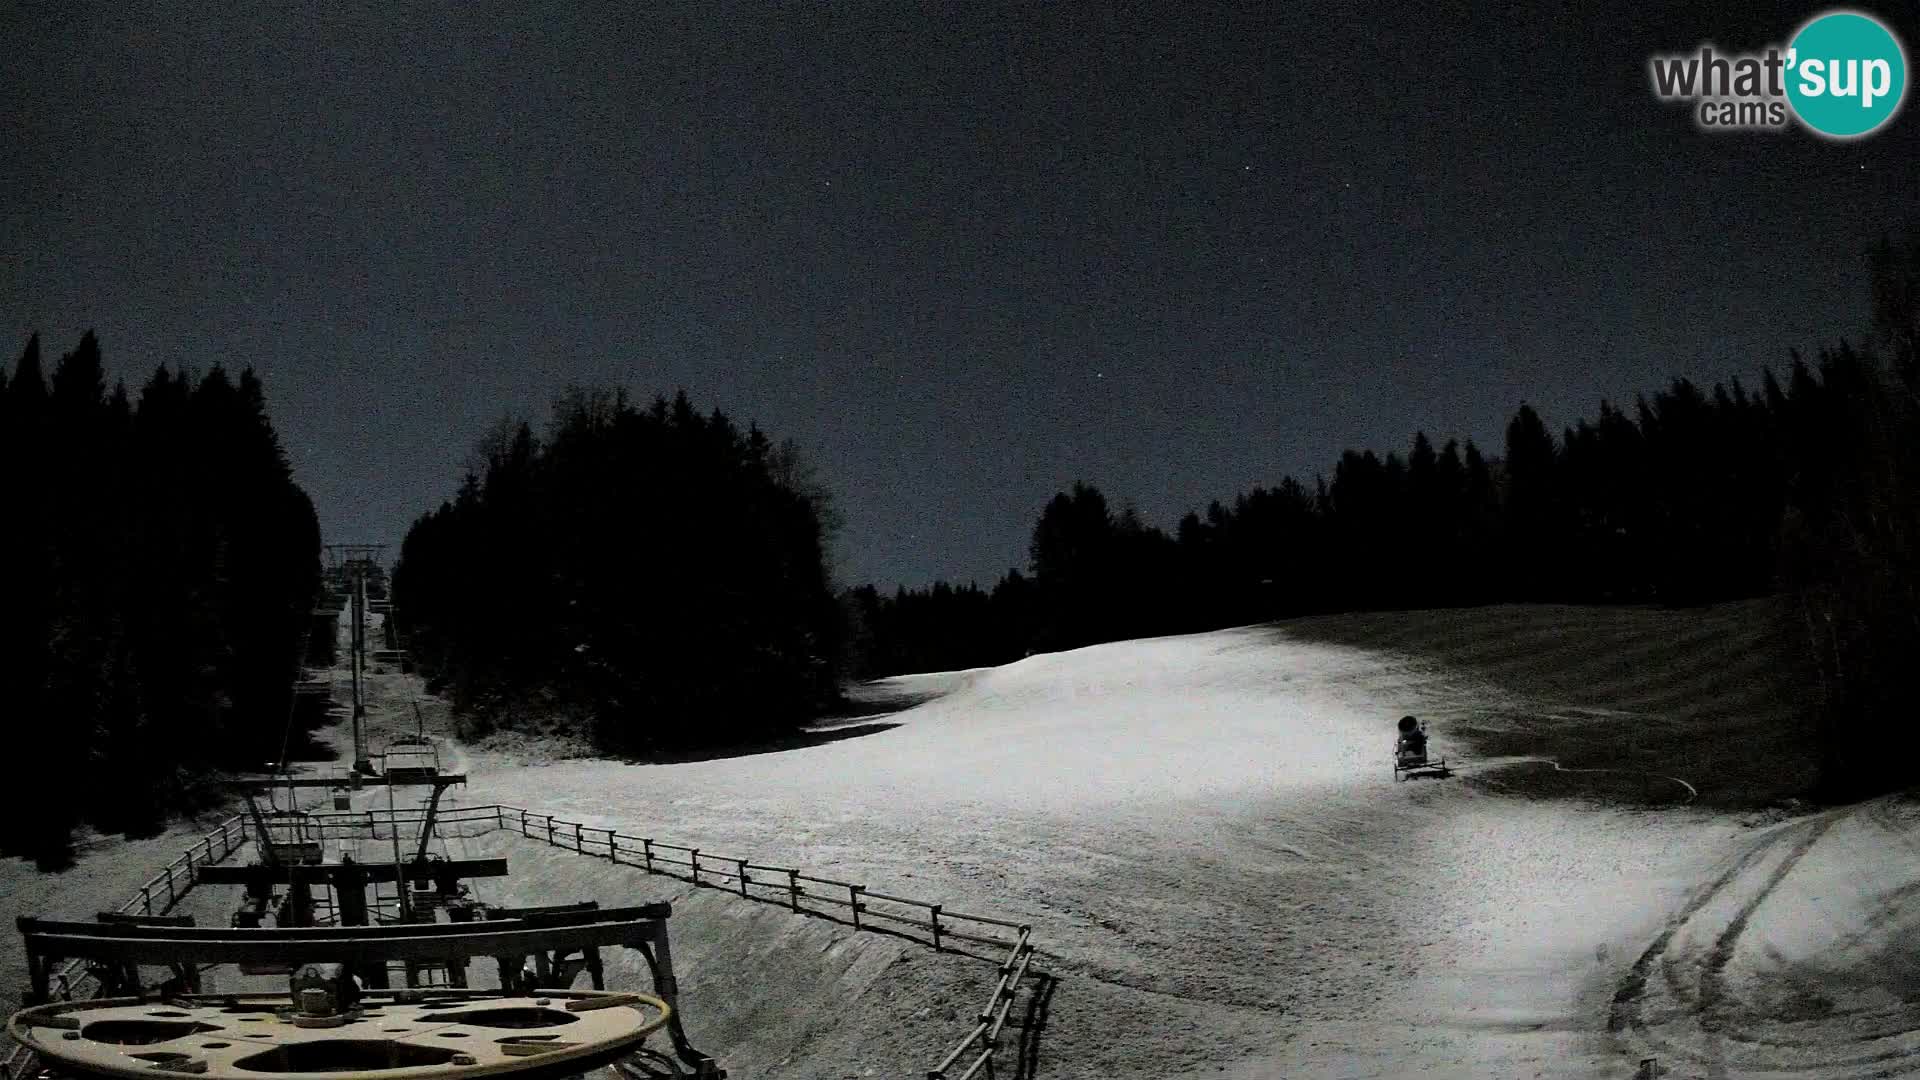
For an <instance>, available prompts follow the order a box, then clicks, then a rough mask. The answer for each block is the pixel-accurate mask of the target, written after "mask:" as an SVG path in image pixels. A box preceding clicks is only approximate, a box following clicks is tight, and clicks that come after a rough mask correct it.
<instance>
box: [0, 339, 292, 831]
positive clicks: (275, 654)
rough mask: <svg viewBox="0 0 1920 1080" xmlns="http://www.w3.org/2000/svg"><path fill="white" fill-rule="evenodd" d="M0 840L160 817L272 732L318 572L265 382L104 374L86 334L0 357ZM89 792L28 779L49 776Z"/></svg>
mask: <svg viewBox="0 0 1920 1080" xmlns="http://www.w3.org/2000/svg"><path fill="white" fill-rule="evenodd" d="M0 451H3V452H4V460H5V461H6V462H7V465H6V467H5V469H4V470H0V507H4V519H5V522H6V525H5V528H4V529H0V565H4V566H5V567H6V568H7V571H8V573H7V577H8V581H7V596H6V600H5V602H4V603H0V636H3V637H4V640H3V641H0V656H4V657H5V658H6V666H5V668H4V669H0V716H4V720H3V721H0V724H3V725H4V729H5V731H6V734H7V738H8V741H9V748H10V751H11V753H12V755H13V760H14V762H15V764H16V766H18V767H19V768H20V769H22V770H24V772H25V773H26V774H27V775H28V777H29V778H28V779H24V780H22V779H19V778H16V780H15V781H14V782H12V783H9V784H6V785H4V786H0V824H3V825H4V829H3V830H0V852H4V853H6V854H9V855H24V856H29V857H32V858H35V859H36V860H38V861H39V862H41V863H42V864H43V865H60V864H61V863H63V862H64V861H65V860H66V858H67V857H68V850H69V843H70V837H71V834H72V831H73V829H74V827H75V826H77V825H79V824H81V823H82V822H83V821H84V822H85V823H86V824H90V825H93V826H94V827H96V828H99V829H101V830H103V831H111V832H121V833H126V834H128V835H144V834H152V833H157V832H158V831H159V829H160V828H161V825H162V822H163V821H164V817H165V815H166V814H167V813H168V812H170V811H175V810H181V809H188V808H190V807H192V806H193V805H195V804H196V803H197V802H199V801H201V800H203V799H205V798H206V797H207V795H206V793H205V791H204V790H203V788H202V786H201V785H202V784H203V782H204V780H203V778H204V777H206V776H207V775H209V774H210V773H212V772H214V771H217V770H221V769H257V768H259V767H260V766H261V764H262V763H263V762H267V761H270V760H276V759H277V758H278V757H279V755H280V754H281V753H282V752H283V749H284V746H285V742H286V738H287V732H288V728H289V723H288V721H289V717H290V715H291V708H292V697H293V694H292V686H293V681H294V679H295V677H296V675H297V673H298V670H299V661H300V658H301V650H302V648H303V646H304V639H305V635H306V632H307V629H308V626H309V624H310V612H311V611H312V608H313V603H314V598H315V594H316V591H317V589H318V587H319V576H320V534H319V527H318V524H317V522H316V520H315V516H314V510H313V506H312V503H311V502H310V501H309V500H308V498H307V496H306V493H305V492H303V491H301V490H300V488H299V487H297V486H296V485H295V484H294V483H293V480H292V478H291V474H290V472H289V469H288V465H287V461H286V458H285V455H284V454H283V453H282V451H281V448H280V444H279V441H278V439H277V437H276V436H275V434H274V430H273V426H272V424H271V423H270V422H269V421H268V419H267V413H266V403H265V396H264V391H263V388H262V386H261V384H260V380H259V379H258V378H256V377H255V375H254V373H253V372H252V370H251V369H249V370H247V371H244V372H242V373H241V374H240V376H239V378H238V379H237V380H236V379H234V378H232V377H231V376H229V374H228V373H227V372H226V371H225V370H223V369H221V368H219V367H214V368H213V369H212V370H210V371H208V372H207V373H206V374H205V375H204V376H197V377H196V376H194V375H191V374H189V373H187V372H185V371H170V370H168V369H167V368H166V367H161V368H159V369H157V370H156V371H155V372H154V373H153V375H152V377H151V378H150V379H149V380H148V381H147V383H146V385H145V386H144V387H142V388H141V389H140V391H139V393H138V395H137V397H136V396H134V395H131V394H129V392H128V391H127V389H126V387H125V386H124V385H116V386H115V387H114V388H113V389H112V391H111V392H109V391H108V389H107V387H106V385H105V377H104V374H103V370H102V367H101V356H100V347H99V343H98V342H97V341H96V340H95V338H94V336H93V335H92V334H91V333H89V334H87V335H86V336H85V337H84V338H82V339H81V341H80V344H79V346H78V347H77V348H76V349H75V350H74V351H73V352H71V353H68V354H66V355H65V356H63V357H62V358H61V359H60V361H59V363H58V364H57V365H55V366H54V368H53V371H52V373H51V375H50V376H49V375H48V373H47V372H45V371H44V369H43V363H42V360H41V356H40V341H39V337H38V336H37V335H36V336H35V337H34V338H32V339H31V340H29V341H28V343H27V346H26V350H25V352H24V353H23V354H22V355H21V356H20V359H19V361H18V362H17V363H16V364H15V365H14V367H13V370H12V371H11V372H0ZM61 786H65V787H69V788H80V789H85V790H87V791H88V792H89V795H88V797H87V798H85V799H77V798H65V797H62V798H43V797H41V796H42V795H43V794H45V793H46V791H47V789H48V788H57V787H61Z"/></svg>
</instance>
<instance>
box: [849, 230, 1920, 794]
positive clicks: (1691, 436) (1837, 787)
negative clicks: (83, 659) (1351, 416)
mask: <svg viewBox="0 0 1920 1080" xmlns="http://www.w3.org/2000/svg"><path fill="white" fill-rule="evenodd" d="M1871 271H1872V275H1871V276H1872V288H1873V296H1872V301H1873V322H1874V325H1873V328H1872V334H1871V338H1870V340H1869V341H1868V342H1867V344H1866V345H1865V346H1864V347H1862V348H1858V349H1856V348H1855V347H1853V346H1852V345H1849V344H1844V343H1843V344H1840V345H1838V346H1836V347H1835V348H1834V349H1832V350H1830V351H1828V352H1826V353H1824V354H1823V355H1821V356H1820V357H1818V358H1817V359H1816V360H1814V361H1811V362H1809V361H1807V360H1805V359H1803V358H1801V357H1799V356H1792V357H1791V358H1790V362H1789V364H1788V366H1787V369H1786V372H1785V374H1784V377H1776V375H1775V374H1774V373H1773V372H1772V371H1771V370H1762V371H1761V373H1760V378H1759V385H1758V386H1756V387H1747V386H1744V385H1742V384H1741V383H1740V382H1739V381H1738V380H1735V381H1733V382H1732V383H1731V384H1729V385H1719V386H1715V387H1713V388H1712V389H1711V390H1707V389H1704V388H1702V387H1700V386H1697V385H1695V384H1693V383H1691V382H1689V381H1686V380H1676V381H1675V382H1673V383H1672V384H1671V385H1669V386H1668V387H1666V388H1665V389H1663V390H1660V391H1658V392H1656V393H1654V394H1653V395H1652V396H1651V397H1642V398H1640V399H1639V400H1637V401H1635V402H1634V403H1632V404H1631V405H1627V406H1616V405H1614V404H1611V403H1605V402H1603V403H1602V404H1601V405H1600V407H1599V409H1598V411H1597V414H1596V415H1595V416H1593V417H1591V418H1589V419H1582V420H1580V421H1578V422H1577V423H1575V424H1573V425H1572V426H1570V427H1567V428H1565V429H1563V430H1562V431H1561V432H1560V433H1559V434H1558V435H1557V436H1556V435H1555V433H1553V432H1552V431H1550V430H1549V429H1548V427H1547V426H1546V424H1545V423H1544V422H1543V421H1542V419H1541V417H1540V416H1539V415H1538V414H1537V413H1536V412H1535V411H1534V410H1533V409H1532V408H1530V407H1527V406H1525V405H1522V406H1521V407H1520V408H1519V409H1518V411H1517V412H1516V413H1515V414H1514V416H1513V418H1512V420H1511V421H1510V422H1509V423H1508V425H1507V429H1506V432H1505V439H1504V444H1503V445H1502V446H1501V447H1499V448H1497V449H1496V450H1494V451H1493V452H1491V453H1489V452H1487V451H1484V450H1482V449H1481V448H1480V447H1477V446H1475V445H1474V444H1473V443H1472V442H1471V441H1468V442H1465V443H1461V442H1457V441H1455V440H1451V439H1449V440H1445V441H1444V442H1442V443H1440V445H1438V446H1436V445H1435V440H1433V439H1430V438H1429V437H1428V436H1427V435H1425V434H1417V435H1415V436H1414V438H1413V442H1412V446H1411V447H1410V448H1408V449H1407V450H1406V451H1405V452H1404V453H1402V452H1399V451H1394V452H1389V453H1387V454H1385V455H1384V456H1383V455H1381V454H1378V453H1376V452H1374V451H1371V450H1365V451H1362V450H1349V451H1347V452H1345V453H1344V454H1342V455H1341V457H1340V459H1339V460H1338V461H1337V462H1336V463H1335V464H1334V467H1333V470H1332V475H1331V477H1330V478H1327V477H1322V478H1317V479H1316V480H1315V481H1314V482H1312V483H1310V484H1309V483H1304V482H1301V481H1299V480H1297V479H1295V478H1293V477H1287V478H1285V479H1283V480H1282V481H1281V482H1280V483H1279V484H1277V485H1276V486H1274V487H1270V488H1256V489H1254V490H1252V491H1250V492H1247V493H1244V494H1242V495H1239V496H1237V497H1235V498H1233V499H1232V500H1231V501H1226V502H1221V501H1216V502H1213V503H1212V504H1210V505H1209V506H1208V507H1207V509H1206V512H1205V513H1204V514H1200V513H1190V514H1188V515H1187V516H1186V517H1185V518H1184V519H1182V520H1181V521H1180V522H1179V524H1178V526H1177V527H1176V528H1175V530H1174V531H1173V532H1172V533H1171V534H1169V533H1167V532H1165V531H1163V530H1161V529H1158V528H1154V527H1152V526H1149V525H1147V524H1145V523H1143V522H1142V521H1141V520H1140V518H1139V516H1138V515H1137V514H1136V513H1135V512H1134V511H1133V510H1132V509H1131V508H1130V507H1127V506H1124V505H1122V506H1114V505H1112V504H1111V503H1109V501H1108V500H1107V498H1106V496H1105V495H1104V494H1103V493H1102V492H1101V491H1099V490H1098V489H1097V488H1095V487H1092V486H1089V485H1076V486H1075V487H1074V489H1073V490H1072V491H1071V492H1063V493H1061V494H1059V495H1056V496H1055V497H1054V498H1053V499H1052V500H1051V501H1050V502H1048V503H1047V504H1046V506H1045V507H1044V509H1043V510H1042V512H1041V514H1040V517H1039V520H1038V522H1037V523H1036V524H1035V526H1034V528H1033V532H1032V542H1031V546H1030V548H1029V552H1028V560H1029V561H1028V569H1029V573H1022V572H1021V571H1020V570H1017V569H1016V570H1010V571H1008V573H1007V574H1006V575H1005V576H1004V577H1002V578H1001V580H1000V581H998V582H997V583H995V584H994V585H993V586H992V587H991V588H990V589H986V588H981V587H979V586H978V585H977V584H973V583H969V584H967V585H964V586H953V585H949V584H946V583H939V584H936V585H934V586H932V587H931V588H924V589H899V590H897V591H895V592H894V593H893V594H891V595H888V594H885V593H882V592H880V591H879V590H877V589H875V588H873V587H872V586H862V587H859V588H854V589H850V590H847V591H846V592H844V593H843V594H842V597H841V600H842V605H843V607H844V609H845V612H846V619H847V625H848V633H847V642H848V646H849V660H848V663H849V667H850V670H852V671H853V672H855V673H857V674H859V675H862V676H867V677H874V676H880V675H888V674H896V673H902V672H910V671H938V670H950V669H955V668H964V667H974V666H980V665H987V664H999V663H1005V662H1008V661H1010V660H1016V659H1019V658H1020V657H1022V656H1024V655H1027V654H1029V653H1031V652H1035V651H1048V650H1056V649H1063V648H1073V647H1076V646H1081V645H1088V644H1093V643H1095V642H1101V641H1114V640H1120V639H1124V638H1130V637H1139V636H1143V635H1152V634H1170V633H1183V632H1190V631H1196V630H1203V629H1209V628H1217V627H1222V626H1231V625H1238V624H1245V623H1251V622H1258V621H1263V620H1270V619H1278V618H1286V617H1291V616H1297V615H1308V614H1319V613H1328V612H1338V611H1356V610H1392V609H1409V608H1431V607H1451V606H1465V605H1478V604H1492V603H1529V602H1535V603H1537V602H1557V603H1575V604H1587V603H1605V604H1637V603H1652V604H1662V605H1697V604H1706V603H1714V602H1719V601H1727V600H1737V599H1744V598H1751V597H1758V596H1766V595H1772V594H1784V595H1786V596H1788V597H1789V598H1790V599H1791V601H1792V603H1791V605H1790V610H1791V611H1792V613H1793V614H1792V618H1794V619H1795V620H1796V621H1797V622H1798V623H1799V624H1800V625H1797V626H1795V627H1794V628H1793V635H1794V637H1795V638H1796V639H1798V640H1802V641H1804V642H1805V643H1806V658H1807V660H1808V661H1809V668H1810V670H1811V671H1812V672H1813V673H1814V676H1815V677H1816V678H1817V679H1818V681H1819V687H1818V691H1819V699H1820V701H1821V705H1820V707H1819V715H1818V716H1817V717H1816V722H1817V723H1819V724H1820V725H1822V727H1823V734H1824V735H1825V738H1824V739H1823V740H1822V741H1823V745H1824V746H1825V748H1826V753H1827V754H1828V760H1827V762H1826V768H1825V770H1824V775H1825V783H1826V784H1827V786H1828V787H1829V789H1830V793H1831V794H1834V795H1836V796H1845V795H1850V794H1857V793H1860V792H1865V791H1873V790H1882V789H1885V788H1886V787H1888V786H1890V785H1892V784H1895V783H1897V782H1898V781H1899V779H1900V778H1899V776H1898V775H1897V774H1896V773H1895V772H1894V771H1893V767H1892V764H1891V762H1892V761H1893V760H1894V756H1893V755H1888V754H1886V753H1885V752H1884V748H1885V747H1886V746H1887V745H1889V744H1890V742H1898V741H1899V740H1901V739H1903V738H1904V736H1903V735H1902V734H1901V733H1900V731H1899V730H1898V726H1899V725H1900V724H1902V723H1904V721H1905V719H1906V717H1907V716H1909V715H1910V714H1911V711H1912V704H1911V703H1912V702H1913V701H1915V700H1920V676H1917V675H1916V674H1914V671H1915V667H1914V665H1913V658H1914V657H1916V656H1920V372H1917V371H1916V360H1915V354H1916V348H1915V342H1916V339H1917V338H1920V286H1917V285H1916V282H1920V237H1916V238H1914V239H1912V240H1910V241H1909V242H1908V243H1907V244H1906V245H1905V246H1896V245H1894V244H1892V243H1882V244H1881V245H1880V246H1879V248H1878V249H1877V250H1876V251H1875V252H1874V253H1873V254H1872V258H1871Z"/></svg>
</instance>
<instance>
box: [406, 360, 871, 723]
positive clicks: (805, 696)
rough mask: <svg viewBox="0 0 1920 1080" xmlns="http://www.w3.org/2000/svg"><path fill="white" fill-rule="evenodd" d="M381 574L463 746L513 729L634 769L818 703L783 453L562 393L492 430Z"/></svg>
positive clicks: (810, 594)
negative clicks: (615, 756)
mask: <svg viewBox="0 0 1920 1080" xmlns="http://www.w3.org/2000/svg"><path fill="white" fill-rule="evenodd" d="M479 456H480V458H481V460H480V461H478V462H476V464H475V468H474V471H472V472H471V473H470V474H469V475H468V476H467V477H466V479H465V482H464V483H463V484H462V486H461V488H460V490H459V493H458V495H457V496H456V497H455V498H454V499H453V500H452V501H450V502H448V503H446V504H444V505H442V506H441V507H440V508H439V509H438V510H436V511H434V512H432V513H430V514H428V515H426V516H425V517H423V518H421V519H420V520H419V521H417V522H416V523H415V524H414V526H413V528H412V529H411V530H410V531H409V532H408V533H407V537H406V540H405V543H404V544H403V545H402V546H401V552H400V560H399V564H398V565H397V567H396V568H395V571H394V576H393V598H394V605H395V617H396V618H397V619H398V620H399V623H400V625H401V627H402V630H403V633H404V634H405V635H406V640H407V643H408V649H409V651H410V652H411V653H412V655H413V657H414V659H415V662H416V663H418V664H419V665H420V666H421V667H422V669H423V670H424V671H425V672H427V673H428V674H429V676H430V677H431V679H432V682H431V683H430V685H433V686H437V687H438V688H440V689H442V690H443V692H445V693H446V694H447V695H448V696H449V697H450V698H451V700H452V701H453V703H454V705H455V707H456V708H457V709H459V710H460V711H461V712H462V713H463V714H464V715H465V717H466V718H467V721H468V723H469V724H470V725H471V727H470V730H472V731H478V732H481V733H484V732H486V731H487V730H489V729H490V728H492V727H494V726H496V725H497V726H505V727H524V726H528V724H529V722H530V721H532V720H537V721H539V722H540V723H548V722H551V721H553V720H555V719H556V718H557V719H559V720H560V722H561V723H562V724H563V726H565V727H568V728H570V729H572V730H575V731H578V732H581V733H584V734H587V735H589V736H590V737H591V738H592V739H593V741H594V743H595V744H596V745H597V746H599V747H600V748H602V749H603V750H605V751H608V752H612V753H620V754H644V753H651V752H659V751H663V750H682V749H688V748H695V747H710V746H723V745H737V744H740V743H745V742H752V741H755V740H758V739H762V738H765V737H768V736H771V735H775V734H778V733H781V732H784V731H788V730H791V729H792V728H794V727H796V726H797V725H799V724H800V723H802V722H804V721H805V720H807V719H809V718H811V717H812V716H814V715H816V714H817V712H818V710H819V709H820V708H821V707H822V706H824V705H825V704H827V703H828V702H829V701H831V700H832V699H833V697H834V696H835V688H836V686H837V680H838V677H839V671H838V669H837V660H838V657H839V655H840V652H839V634H840V623H839V611H838V608H837V606H836V605H835V603H834V598H833V593H832V590H831V588H830V585H829V580H828V572H827V565H826V557H825V547H824V530H825V528H826V527H827V524H828V522H829V521H830V518H831V509H830V507H828V505H827V502H826V496H825V493H824V491H823V490H822V489H820V487H819V486H818V485H817V484H815V483H813V481H812V480H811V479H810V478H809V475H808V473H807V470H806V468H805V467H804V466H803V465H802V463H801V462H800V460H799V458H798V456H797V453H796V451H795V450H794V449H793V448H792V447H791V445H784V446H776V445H774V444H773V443H771V442H770V441H769V440H768V439H767V437H766V436H765V435H763V434H762V433H761V432H760V431H759V430H758V429H755V428H749V429H747V430H745V431H742V430H741V429H739V428H738V427H736V426H735V425H734V424H733V422H732V421H731V420H729V419H728V418H727V417H726V416H725V415H724V414H723V413H721V412H719V411H717V410H716V411H714V412H712V413H711V414H707V415H702V414H701V413H699V412H696V411H695V410H694V408H693V406H692V404H691V403H690V402H689V401H688V400H687V398H686V396H685V395H684V394H682V395H680V396H678V397H676V398H675V399H674V400H673V401H672V402H671V403H669V402H668V401H666V400H665V399H658V400H656V401H654V402H653V404H652V406H651V407H650V408H645V409H642V408H639V407H636V406H634V405H633V404H631V403H630V402H629V401H628V400H627V398H626V396H625V395H624V393H622V392H618V391H608V392H598V391H595V392H586V391H576V392H573V393H571V394H569V395H568V396H566V397H565V398H563V399H562V400H561V401H560V402H559V403H557V404H556V406H555V408H554V413H553V417H552V422H551V424H550V426H549V429H548V431H547V432H546V434H545V435H544V436H542V437H536V436H535V434H534V432H533V430H532V429H531V428H530V427H529V426H528V425H526V424H524V423H522V424H519V425H508V426H506V427H504V428H502V429H501V430H500V431H499V432H498V433H497V435H496V437H494V438H492V439H491V440H489V441H488V442H487V443H486V444H484V445H483V446H482V447H481V451H480V455H479Z"/></svg>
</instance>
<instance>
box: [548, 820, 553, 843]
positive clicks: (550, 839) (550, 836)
mask: <svg viewBox="0 0 1920 1080" xmlns="http://www.w3.org/2000/svg"><path fill="white" fill-rule="evenodd" d="M547 843H548V844H552V843H553V815H552V814H548V815H547Z"/></svg>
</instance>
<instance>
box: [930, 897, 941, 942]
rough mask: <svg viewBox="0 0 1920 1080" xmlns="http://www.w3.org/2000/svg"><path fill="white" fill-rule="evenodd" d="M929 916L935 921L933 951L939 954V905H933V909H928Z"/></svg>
mask: <svg viewBox="0 0 1920 1080" xmlns="http://www.w3.org/2000/svg"><path fill="white" fill-rule="evenodd" d="M928 914H929V915H930V916H931V917H932V919H933V951H934V952H939V951H940V905H939V904H935V905H933V907H931V908H929V909H928Z"/></svg>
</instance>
